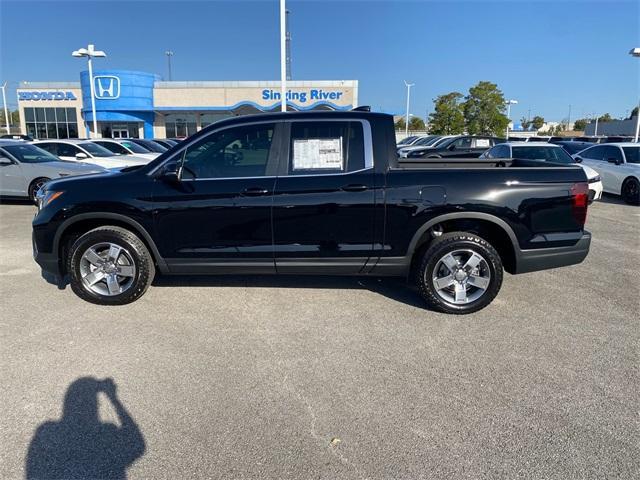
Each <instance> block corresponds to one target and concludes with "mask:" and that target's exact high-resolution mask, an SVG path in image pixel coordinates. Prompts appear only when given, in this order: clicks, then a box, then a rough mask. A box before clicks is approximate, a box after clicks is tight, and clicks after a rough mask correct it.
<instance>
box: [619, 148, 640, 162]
mask: <svg viewBox="0 0 640 480" xmlns="http://www.w3.org/2000/svg"><path fill="white" fill-rule="evenodd" d="M622 151H624V156H625V157H627V163H640V157H639V154H640V147H622Z"/></svg>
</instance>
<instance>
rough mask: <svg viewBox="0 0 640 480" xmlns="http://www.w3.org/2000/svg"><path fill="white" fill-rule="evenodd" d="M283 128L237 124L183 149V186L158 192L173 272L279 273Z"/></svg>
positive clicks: (165, 252) (161, 233) (161, 234)
mask: <svg viewBox="0 0 640 480" xmlns="http://www.w3.org/2000/svg"><path fill="white" fill-rule="evenodd" d="M280 129H281V125H278V124H275V123H255V124H251V125H242V126H230V127H227V128H224V127H223V128H222V129H221V130H217V131H214V132H211V133H209V134H207V135H206V136H204V137H201V138H200V139H199V140H196V141H195V142H194V143H192V144H190V145H188V146H186V147H185V148H184V149H183V150H180V151H178V152H176V154H175V157H174V159H171V160H170V161H169V163H171V162H172V161H173V160H176V161H177V163H178V168H179V169H178V171H179V175H180V181H179V182H173V183H171V182H167V181H165V180H162V179H158V180H157V182H156V187H155V189H154V210H155V212H156V214H155V225H156V229H157V234H158V238H160V239H161V242H160V243H161V244H160V245H159V248H160V250H161V252H160V253H161V254H162V256H163V257H164V258H165V260H166V261H167V264H168V266H169V268H170V270H171V271H172V272H176V273H225V272H226V271H235V272H238V271H239V270H238V268H239V267H242V268H243V269H244V271H245V272H247V273H250V272H255V273H274V272H275V266H274V260H273V242H272V228H271V202H272V196H273V190H274V186H275V182H276V177H275V173H276V169H277V164H278V152H277V150H278V149H277V145H278V143H279V142H277V141H275V140H274V139H275V138H276V137H277V136H278V133H277V132H278V131H279V130H280Z"/></svg>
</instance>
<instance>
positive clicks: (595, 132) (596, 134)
mask: <svg viewBox="0 0 640 480" xmlns="http://www.w3.org/2000/svg"><path fill="white" fill-rule="evenodd" d="M595 116H596V129H595V131H594V132H593V136H594V137H597V136H598V114H597V113H596V114H595Z"/></svg>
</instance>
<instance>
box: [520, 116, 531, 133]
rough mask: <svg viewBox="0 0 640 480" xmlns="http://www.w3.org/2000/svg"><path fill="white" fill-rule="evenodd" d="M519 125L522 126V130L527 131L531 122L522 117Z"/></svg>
mask: <svg viewBox="0 0 640 480" xmlns="http://www.w3.org/2000/svg"><path fill="white" fill-rule="evenodd" d="M520 125H522V129H523V130H529V127H530V126H531V122H530V121H529V120H527V117H522V118H521V119H520Z"/></svg>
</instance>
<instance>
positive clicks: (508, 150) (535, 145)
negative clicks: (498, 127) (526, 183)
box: [480, 142, 602, 201]
mask: <svg viewBox="0 0 640 480" xmlns="http://www.w3.org/2000/svg"><path fill="white" fill-rule="evenodd" d="M480 158H522V159H526V160H544V161H546V162H555V163H567V164H571V165H575V164H576V160H574V159H573V158H571V156H570V155H569V154H568V153H567V152H566V151H565V149H564V148H562V147H561V146H560V145H555V144H553V143H546V142H508V143H500V144H498V145H496V146H495V147H492V148H490V149H489V150H487V151H486V152H484V153H483V154H482V155H480ZM579 165H580V166H581V167H582V169H583V170H584V173H586V174H587V180H588V182H589V199H590V200H591V201H593V200H600V199H601V198H602V178H601V176H600V174H599V173H598V172H597V171H596V170H594V169H593V168H591V167H589V166H588V165H582V164H579Z"/></svg>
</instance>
